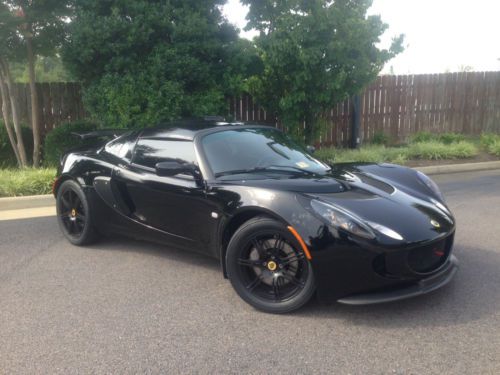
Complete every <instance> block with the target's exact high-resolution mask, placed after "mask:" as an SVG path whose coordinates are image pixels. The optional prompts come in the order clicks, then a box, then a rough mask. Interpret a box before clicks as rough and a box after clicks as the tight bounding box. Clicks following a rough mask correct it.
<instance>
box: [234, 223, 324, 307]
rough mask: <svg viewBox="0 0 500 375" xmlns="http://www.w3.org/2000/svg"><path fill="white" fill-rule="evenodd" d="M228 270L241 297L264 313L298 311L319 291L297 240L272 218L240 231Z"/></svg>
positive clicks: (242, 228) (238, 231)
mask: <svg viewBox="0 0 500 375" xmlns="http://www.w3.org/2000/svg"><path fill="white" fill-rule="evenodd" d="M226 266H227V274H228V277H229V279H230V281H231V284H232V285H233V287H234V289H235V290H236V292H237V293H238V294H239V296H240V297H241V298H242V299H243V300H245V301H246V302H247V303H249V304H250V305H252V306H253V307H255V308H257V309H259V310H262V311H266V312H270V313H287V312H290V311H293V310H296V309H298V308H300V307H301V306H303V305H304V304H305V303H307V301H309V299H310V298H311V296H312V295H313V294H314V291H315V284H314V275H313V270H312V266H311V264H310V262H309V261H308V260H307V259H306V256H305V254H304V252H303V251H302V250H301V247H300V244H299V243H298V241H297V239H296V238H295V237H294V236H293V235H292V234H291V233H290V231H289V230H288V229H287V227H286V226H285V225H284V224H282V223H280V222H279V221H277V220H274V219H271V218H265V217H258V218H255V219H252V220H250V221H248V222H247V223H245V224H244V225H242V226H241V227H240V228H239V229H238V230H237V231H236V233H235V234H234V235H233V237H232V238H231V241H230V242H229V245H228V249H227V253H226Z"/></svg>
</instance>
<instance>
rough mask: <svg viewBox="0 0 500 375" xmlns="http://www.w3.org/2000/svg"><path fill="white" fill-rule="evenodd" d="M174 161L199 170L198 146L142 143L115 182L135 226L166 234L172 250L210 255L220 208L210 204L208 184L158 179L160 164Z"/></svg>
mask: <svg viewBox="0 0 500 375" xmlns="http://www.w3.org/2000/svg"><path fill="white" fill-rule="evenodd" d="M172 160H176V161H183V162H188V163H193V164H196V165H197V164H198V161H197V159H196V153H195V150H194V144H193V142H192V141H186V140H177V139H155V138H139V140H138V141H137V144H136V147H135V150H134V155H133V158H132V162H131V163H130V164H128V165H122V166H117V167H116V168H115V170H114V172H113V176H112V179H113V180H114V181H115V182H116V183H117V184H118V185H120V186H121V191H122V194H123V198H124V199H123V200H124V201H125V202H127V204H128V207H129V208H130V216H131V217H132V218H133V219H134V220H137V221H139V222H140V223H142V224H144V225H146V226H148V227H151V228H152V229H154V230H157V231H161V232H163V234H165V236H166V237H167V238H168V239H169V242H170V244H172V245H173V246H176V247H181V248H186V249H189V250H195V251H200V252H211V251H213V249H212V248H213V246H212V245H213V244H214V240H215V238H214V236H215V232H216V222H215V220H214V219H213V218H212V212H213V211H214V210H215V207H213V204H212V203H210V202H209V201H208V200H207V199H206V191H205V188H204V186H203V184H201V183H200V182H199V181H196V180H195V179H194V177H193V176H191V175H177V176H173V177H164V176H158V175H157V174H156V170H155V165H156V164H157V163H159V162H164V161H172Z"/></svg>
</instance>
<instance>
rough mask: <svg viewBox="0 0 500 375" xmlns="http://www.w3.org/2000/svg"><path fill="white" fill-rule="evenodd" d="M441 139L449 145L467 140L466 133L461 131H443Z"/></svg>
mask: <svg viewBox="0 0 500 375" xmlns="http://www.w3.org/2000/svg"><path fill="white" fill-rule="evenodd" d="M439 141H440V142H442V143H444V144H446V145H449V144H452V143H457V142H461V141H465V135H463V134H460V133H443V134H440V135H439Z"/></svg>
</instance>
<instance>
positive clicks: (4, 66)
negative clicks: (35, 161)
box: [0, 58, 28, 168]
mask: <svg viewBox="0 0 500 375" xmlns="http://www.w3.org/2000/svg"><path fill="white" fill-rule="evenodd" d="M0 68H1V70H2V74H3V78H4V80H5V83H6V84H7V96H8V97H9V99H10V108H11V111H12V122H13V123H14V131H15V132H16V138H17V151H18V153H19V159H20V160H21V167H23V168H25V167H27V166H28V159H27V157H26V149H25V148H24V141H23V133H22V129H21V124H20V122H19V112H18V110H17V101H16V96H15V92H14V85H13V84H12V78H11V76H10V69H9V64H8V62H7V61H5V60H3V59H1V58H0Z"/></svg>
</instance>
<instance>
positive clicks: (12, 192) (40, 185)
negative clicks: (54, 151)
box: [0, 168, 56, 197]
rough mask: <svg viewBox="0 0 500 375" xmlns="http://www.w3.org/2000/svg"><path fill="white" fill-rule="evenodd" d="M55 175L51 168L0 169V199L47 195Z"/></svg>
mask: <svg viewBox="0 0 500 375" xmlns="http://www.w3.org/2000/svg"><path fill="white" fill-rule="evenodd" d="M55 175H56V170H55V169H53V168H45V169H33V168H27V169H0V197H13V196H21V195H36V194H49V193H51V192H52V182H53V181H54V177H55Z"/></svg>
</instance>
